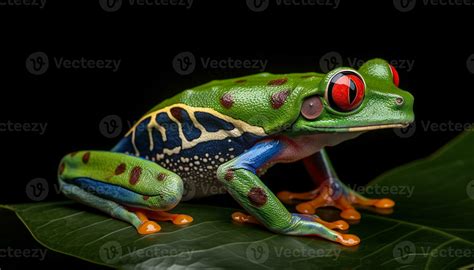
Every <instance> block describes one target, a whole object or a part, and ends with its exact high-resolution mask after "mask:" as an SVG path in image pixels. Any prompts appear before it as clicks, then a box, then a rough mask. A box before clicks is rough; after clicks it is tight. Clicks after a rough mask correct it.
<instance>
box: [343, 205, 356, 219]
mask: <svg viewBox="0 0 474 270" xmlns="http://www.w3.org/2000/svg"><path fill="white" fill-rule="evenodd" d="M340 215H341V217H342V218H343V219H347V220H359V219H360V213H359V212H358V211H357V210H355V209H354V208H348V209H344V210H342V212H341V214H340Z"/></svg>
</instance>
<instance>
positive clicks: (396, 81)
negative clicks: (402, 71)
mask: <svg viewBox="0 0 474 270" xmlns="http://www.w3.org/2000/svg"><path fill="white" fill-rule="evenodd" d="M389 66H390V70H391V71H392V78H393V84H395V86H396V87H398V84H399V83H400V77H399V76H398V71H397V70H396V69H395V67H393V66H392V65H389Z"/></svg>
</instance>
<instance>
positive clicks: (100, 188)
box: [71, 178, 143, 205]
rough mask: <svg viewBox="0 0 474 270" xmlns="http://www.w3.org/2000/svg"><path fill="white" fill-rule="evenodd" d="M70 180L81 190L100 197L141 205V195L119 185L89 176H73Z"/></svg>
mask: <svg viewBox="0 0 474 270" xmlns="http://www.w3.org/2000/svg"><path fill="white" fill-rule="evenodd" d="M71 182H72V183H73V184H75V185H77V186H79V187H80V188H82V189H83V190H85V191H87V192H89V193H92V194H94V195H97V196H99V197H102V198H106V199H110V200H113V201H116V202H122V203H127V204H130V205H142V204H143V196H142V195H140V194H138V193H135V192H133V191H130V190H128V189H125V188H123V187H120V186H116V185H112V184H106V183H103V182H100V181H96V180H92V179H90V178H75V179H72V180H71Z"/></svg>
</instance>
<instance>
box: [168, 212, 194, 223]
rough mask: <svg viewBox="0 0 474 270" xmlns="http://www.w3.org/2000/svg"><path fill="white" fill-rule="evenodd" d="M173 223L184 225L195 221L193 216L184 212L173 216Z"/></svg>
mask: <svg viewBox="0 0 474 270" xmlns="http://www.w3.org/2000/svg"><path fill="white" fill-rule="evenodd" d="M172 221H173V224H175V225H184V224H188V223H191V222H193V217H192V216H188V215H183V214H178V215H176V216H175V217H173V220H172Z"/></svg>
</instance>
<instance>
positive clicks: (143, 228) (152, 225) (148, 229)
mask: <svg viewBox="0 0 474 270" xmlns="http://www.w3.org/2000/svg"><path fill="white" fill-rule="evenodd" d="M160 230H161V227H160V225H158V224H157V223H156V222H154V221H150V220H148V221H145V222H143V223H142V224H141V225H140V226H139V227H138V233H139V234H152V233H156V232H159V231H160Z"/></svg>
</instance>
